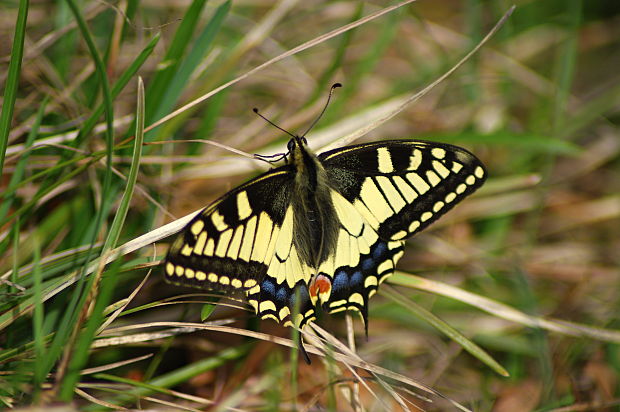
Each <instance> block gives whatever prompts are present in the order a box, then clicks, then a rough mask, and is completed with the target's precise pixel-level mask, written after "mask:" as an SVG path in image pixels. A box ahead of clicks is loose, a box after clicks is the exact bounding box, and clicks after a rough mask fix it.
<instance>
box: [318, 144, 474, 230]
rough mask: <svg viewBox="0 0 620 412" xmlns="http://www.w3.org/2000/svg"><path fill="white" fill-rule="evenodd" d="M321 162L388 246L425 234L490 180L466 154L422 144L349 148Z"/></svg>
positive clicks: (333, 182)
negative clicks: (387, 242) (418, 234)
mask: <svg viewBox="0 0 620 412" xmlns="http://www.w3.org/2000/svg"><path fill="white" fill-rule="evenodd" d="M319 159H320V160H321V161H322V163H323V165H324V167H325V170H327V172H328V175H329V181H330V184H331V185H332V187H333V188H334V189H336V190H337V191H338V192H339V193H340V194H342V195H343V197H344V198H345V199H347V200H348V201H349V202H351V203H352V204H353V205H354V207H355V209H356V210H357V211H358V212H359V213H360V214H362V216H364V218H365V219H366V220H367V221H368V222H369V223H370V224H371V226H372V227H373V228H374V229H375V230H376V231H377V233H378V234H379V237H380V238H381V239H384V240H387V241H390V240H403V239H406V238H408V237H410V236H412V235H414V234H415V233H417V232H419V231H421V230H423V229H425V228H426V227H427V226H428V225H430V224H431V223H433V222H434V221H435V220H437V219H438V218H439V217H440V216H442V215H443V214H445V213H446V212H447V211H448V210H450V209H452V207H454V205H456V204H457V203H458V202H459V201H461V200H462V199H463V198H464V197H466V196H467V195H469V194H471V193H473V192H474V191H475V190H476V189H478V188H479V187H480V186H481V185H482V184H483V183H484V180H485V179H486V171H485V169H484V166H483V165H482V163H481V162H480V160H478V158H476V157H475V156H474V155H473V154H471V153H470V152H468V151H467V150H465V149H463V148H460V147H457V146H453V145H449V144H443V143H433V142H425V141H420V140H391V141H382V142H375V143H368V144H361V145H355V146H347V147H344V148H341V149H336V150H331V151H328V152H324V153H321V154H320V155H319Z"/></svg>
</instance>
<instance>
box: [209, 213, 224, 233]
mask: <svg viewBox="0 0 620 412" xmlns="http://www.w3.org/2000/svg"><path fill="white" fill-rule="evenodd" d="M211 221H212V222H213V225H214V226H215V228H216V229H217V230H219V231H220V232H223V231H224V230H226V229H227V228H228V225H227V224H226V222H224V216H222V215H220V212H218V211H217V210H215V211H214V212H213V213H211Z"/></svg>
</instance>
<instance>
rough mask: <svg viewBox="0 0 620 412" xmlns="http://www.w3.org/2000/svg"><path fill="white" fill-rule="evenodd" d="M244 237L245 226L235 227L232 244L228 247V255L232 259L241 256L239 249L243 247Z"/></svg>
mask: <svg viewBox="0 0 620 412" xmlns="http://www.w3.org/2000/svg"><path fill="white" fill-rule="evenodd" d="M242 239H243V226H239V227H237V229H235V235H234V236H233V239H232V242H230V246H229V247H228V252H227V253H226V256H228V257H229V258H231V259H237V257H238V256H239V250H240V249H241V240H242Z"/></svg>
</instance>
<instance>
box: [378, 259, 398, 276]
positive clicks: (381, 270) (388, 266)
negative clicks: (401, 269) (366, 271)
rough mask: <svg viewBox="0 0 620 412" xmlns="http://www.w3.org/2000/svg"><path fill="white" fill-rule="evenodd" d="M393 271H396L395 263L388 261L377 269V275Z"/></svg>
mask: <svg viewBox="0 0 620 412" xmlns="http://www.w3.org/2000/svg"><path fill="white" fill-rule="evenodd" d="M392 269H394V263H392V261H391V260H389V259H388V260H386V261H384V262H382V263H381V264H380V265H379V266H378V267H377V273H384V272H389V271H391V270H392Z"/></svg>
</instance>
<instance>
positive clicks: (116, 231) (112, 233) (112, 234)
mask: <svg viewBox="0 0 620 412" xmlns="http://www.w3.org/2000/svg"><path fill="white" fill-rule="evenodd" d="M143 141H144V83H143V82H142V78H141V77H138V101H137V109H136V134H135V140H134V148H133V156H132V158H131V168H130V169H129V176H128V177H127V185H126V186H125V192H124V193H123V197H122V198H121V203H120V205H119V207H118V211H117V212H116V214H115V215H114V220H113V221H112V225H111V226H110V230H109V231H108V238H107V239H106V242H105V244H104V246H103V252H104V253H105V252H107V251H108V250H109V249H112V248H114V247H116V243H117V242H118V239H119V237H120V234H121V230H122V228H123V224H124V223H125V218H126V217H127V211H128V210H129V205H130V203H131V197H132V196H133V191H134V188H135V186H136V180H137V179H138V171H139V169H140V158H141V156H142V142H143Z"/></svg>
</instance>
